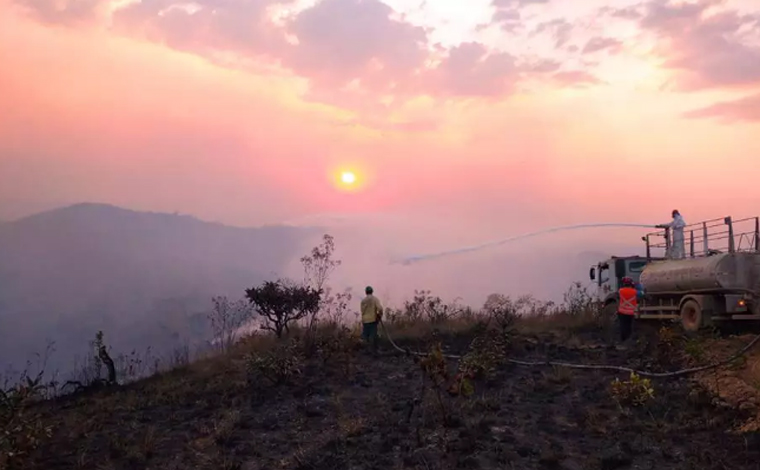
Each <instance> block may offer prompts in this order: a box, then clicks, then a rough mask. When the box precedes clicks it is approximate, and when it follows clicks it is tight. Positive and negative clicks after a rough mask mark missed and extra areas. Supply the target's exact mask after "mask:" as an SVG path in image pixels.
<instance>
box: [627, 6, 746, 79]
mask: <svg viewBox="0 0 760 470" xmlns="http://www.w3.org/2000/svg"><path fill="white" fill-rule="evenodd" d="M721 5H723V2H722V1H720V0H702V1H699V2H693V3H687V2H683V3H670V2H668V1H666V0H652V1H649V2H648V3H646V4H644V6H643V8H642V13H641V16H640V18H639V19H638V23H639V26H640V27H641V28H642V29H643V30H644V31H648V32H650V33H652V34H654V36H655V37H656V39H657V41H658V43H657V45H656V47H655V52H656V54H657V55H659V56H661V57H662V58H664V59H665V62H664V64H663V67H665V68H668V69H672V70H674V71H676V72H678V77H677V80H676V82H677V85H678V88H679V89H681V90H686V91H693V90H700V89H707V88H716V87H732V86H748V85H756V84H760V47H758V46H757V45H756V44H752V42H751V41H750V40H748V37H747V36H748V34H747V32H748V31H752V30H754V31H757V28H758V25H759V24H760V23H759V21H760V17H759V16H758V15H757V14H741V13H739V12H737V11H735V10H726V9H722V10H719V11H716V8H717V7H720V6H721ZM618 15H619V16H628V17H630V18H635V17H636V15H634V14H633V13H632V11H631V10H624V11H618Z"/></svg>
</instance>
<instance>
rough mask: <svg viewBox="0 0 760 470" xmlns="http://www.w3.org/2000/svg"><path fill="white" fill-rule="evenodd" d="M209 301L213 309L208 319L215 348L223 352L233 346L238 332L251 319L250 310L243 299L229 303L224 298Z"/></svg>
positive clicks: (218, 297) (249, 306) (219, 297)
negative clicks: (212, 304) (215, 344)
mask: <svg viewBox="0 0 760 470" xmlns="http://www.w3.org/2000/svg"><path fill="white" fill-rule="evenodd" d="M211 300H212V302H213V303H214V309H213V310H212V311H211V312H210V313H209V314H208V319H209V320H210V321H211V331H212V333H213V335H214V336H213V338H214V340H215V341H217V347H218V348H219V350H220V351H222V352H224V351H227V350H229V348H230V347H231V346H232V345H233V344H234V342H235V339H236V333H237V332H238V330H239V329H240V328H241V327H242V326H243V325H244V324H245V323H246V322H247V321H249V320H250V319H251V316H252V309H251V305H250V304H249V303H248V302H246V301H245V299H240V300H237V301H235V302H230V300H229V299H228V298H227V297H225V296H217V297H214V298H213V299H211Z"/></svg>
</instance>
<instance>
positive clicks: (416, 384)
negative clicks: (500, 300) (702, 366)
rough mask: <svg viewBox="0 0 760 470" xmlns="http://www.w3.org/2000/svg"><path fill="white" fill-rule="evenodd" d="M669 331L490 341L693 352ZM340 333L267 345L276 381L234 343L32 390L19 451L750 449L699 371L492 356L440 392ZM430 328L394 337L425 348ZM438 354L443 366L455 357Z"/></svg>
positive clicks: (50, 456) (391, 358) (107, 457)
mask: <svg viewBox="0 0 760 470" xmlns="http://www.w3.org/2000/svg"><path fill="white" fill-rule="evenodd" d="M478 334H482V329H481V330H480V332H479V333H478V332H474V331H471V330H468V329H464V331H458V332H456V333H451V334H445V333H442V334H441V335H440V336H439V337H438V338H437V340H439V341H440V344H441V345H442V346H443V347H444V352H446V353H450V354H464V353H466V352H467V350H468V345H469V344H470V342H471V340H472V339H473V337H474V336H475V335H478ZM671 336H672V335H671ZM676 336H677V335H676ZM676 336H674V337H676ZM668 338H669V337H668V335H667V334H663V333H661V332H658V331H657V329H656V328H654V329H652V328H649V329H640V330H639V341H638V343H637V344H636V345H634V346H633V347H632V348H631V349H628V350H618V349H617V348H615V347H614V346H612V345H610V344H609V332H603V330H601V331H600V330H599V329H595V328H588V329H583V328H576V329H567V328H563V329H557V330H555V329H553V328H551V327H546V328H543V329H542V330H541V331H537V330H536V329H535V328H523V329H518V330H517V331H515V332H513V333H511V335H510V336H509V344H508V345H507V347H506V351H505V354H506V355H507V356H508V357H514V358H520V359H527V360H545V359H554V360H563V361H569V362H577V363H599V364H601V363H603V364H615V365H626V366H632V367H637V368H646V369H650V370H652V369H655V370H657V369H659V370H670V369H677V368H679V367H681V366H684V365H689V364H690V363H692V362H693V361H694V360H696V359H694V358H692V359H689V357H690V356H689V353H688V352H685V350H684V344H685V343H683V342H678V341H672V344H670V343H669V341H670V340H669V339H668ZM345 341H347V342H348V344H347V345H345V347H344V348H343V349H341V348H337V349H335V348H334V349H335V350H334V351H333V352H332V353H331V354H330V355H325V354H324V351H323V350H317V351H316V352H315V351H311V352H309V353H308V354H305V356H306V358H304V360H303V362H302V363H298V362H288V361H283V360H282V358H283V356H280V359H278V360H280V362H277V360H274V359H271V358H270V359H271V360H270V362H268V363H267V364H269V365H268V366H266V367H269V368H270V369H269V370H270V371H271V370H274V369H273V368H279V369H278V370H279V372H283V371H284V372H290V373H292V374H291V375H290V376H288V374H287V373H282V374H280V375H279V376H277V374H274V375H272V376H271V377H272V378H274V379H278V378H279V379H281V380H282V383H280V384H278V385H274V384H272V383H270V381H269V380H266V379H265V378H264V377H262V376H260V375H255V374H254V375H252V374H253V372H252V371H253V370H254V369H256V366H255V364H259V366H260V365H261V364H263V363H264V362H262V361H259V362H255V361H253V360H252V359H251V358H250V357H248V356H247V355H248V353H249V352H250V350H252V349H253V348H254V345H253V344H247V345H246V344H243V345H240V347H239V348H238V350H237V351H236V352H234V353H231V354H230V355H227V356H224V357H217V358H212V359H208V360H205V361H202V362H199V363H196V364H193V365H191V366H188V367H186V368H183V369H177V370H175V371H172V372H169V373H166V374H163V375H161V376H156V377H153V378H151V379H148V380H145V381H142V382H138V383H134V384H130V385H128V386H124V387H121V388H119V389H117V390H111V391H101V392H94V393H91V394H82V395H78V396H69V397H63V398H60V399H57V400H56V401H53V402H48V403H43V404H41V405H39V406H37V408H36V409H35V410H34V412H35V413H40V416H41V422H43V423H44V424H45V425H46V426H51V427H52V435H51V437H50V438H45V439H43V440H42V442H41V444H40V446H39V448H38V449H37V450H36V451H35V452H33V453H32V454H31V455H30V456H28V457H27V458H25V459H23V460H22V461H21V462H20V467H21V468H39V469H49V470H55V469H69V468H88V469H89V468H92V469H132V468H135V469H137V468H140V469H142V468H161V469H164V470H170V469H183V470H184V469H304V470H306V469H325V470H335V469H344V468H345V469H356V470H360V469H362V470H364V469H383V470H387V469H425V470H432V469H455V468H462V469H511V468H514V469H533V468H536V469H538V468H541V469H547V468H556V469H616V468H620V469H627V468H635V469H648V468H658V469H659V468H669V469H687V468H688V469H692V468H694V469H750V468H752V469H755V468H758V463H757V462H760V450H758V448H759V447H758V444H760V441H758V437H757V436H758V435H757V434H756V433H754V432H743V433H742V432H739V431H738V428H740V427H741V426H742V425H743V424H744V423H746V422H747V420H750V419H751V418H752V417H753V416H754V414H755V413H756V410H755V409H750V408H747V407H744V408H743V409H739V407H738V406H736V404H735V403H731V402H730V401H728V400H725V399H722V398H721V397H720V396H718V394H717V393H716V392H715V390H712V389H710V388H709V387H706V386H705V383H706V380H705V378H704V377H702V378H700V377H682V378H670V379H656V380H653V381H652V388H653V389H654V398H653V399H651V400H649V401H647V402H646V403H645V404H644V405H642V406H629V405H625V404H618V402H616V401H615V400H614V399H613V397H612V396H611V394H610V384H611V382H612V380H613V379H614V378H615V377H619V378H620V379H621V380H626V379H628V378H629V377H628V376H627V374H625V373H618V374H614V373H610V372H604V371H592V370H575V369H566V368H551V367H523V366H516V365H510V364H499V365H498V366H497V367H495V370H494V371H493V373H492V374H490V375H486V376H484V377H480V378H476V379H474V381H473V385H474V393H472V394H471V395H470V396H463V395H462V394H459V395H452V394H450V393H448V392H447V390H446V387H445V386H444V387H439V388H438V389H436V388H435V387H433V386H432V385H431V384H430V382H429V379H430V376H429V375H427V376H426V375H425V374H424V373H423V371H422V368H421V365H420V363H419V359H415V358H414V357H412V356H405V355H403V354H400V353H398V352H397V351H394V350H393V349H392V348H391V347H390V345H388V344H387V343H385V344H384V345H383V350H382V351H381V354H380V356H379V357H374V356H372V355H371V354H368V353H366V352H363V351H357V350H353V349H352V347H353V343H351V341H352V340H351V339H345ZM435 341H436V339H435V338H431V337H430V335H426V336H425V337H421V338H420V337H416V338H415V337H412V338H403V339H402V338H401V337H399V341H398V343H399V344H400V345H402V347H409V348H411V349H415V350H418V351H427V350H429V349H430V347H431V345H434V344H435ZM732 341H733V343H737V344H738V343H740V342H741V340H732ZM665 343H668V344H665ZM733 343H732V344H733ZM292 344H296V343H295V342H293V343H292ZM700 344H703V346H704V345H706V344H707V340H705V343H700ZM733 345H736V344H733ZM256 347H259V346H256ZM294 347H295V346H294ZM292 351H295V350H292ZM292 351H291V352H292ZM731 352H732V351H731ZM272 361H274V363H276V364H275V365H274V366H272V364H273V362H272ZM447 363H448V367H449V371H450V373H451V375H450V376H449V378H450V379H451V377H453V375H454V372H455V369H456V367H457V361H456V360H450V361H447ZM261 367H263V366H261ZM261 367H259V369H261ZM737 367H740V366H737ZM262 370H263V369H262ZM275 372H277V371H275ZM423 377H427V378H428V380H427V387H426V389H425V390H426V391H425V392H424V393H423ZM447 385H448V384H447ZM436 390H438V391H439V392H440V395H439V394H438V393H437V392H436ZM439 397H440V399H439Z"/></svg>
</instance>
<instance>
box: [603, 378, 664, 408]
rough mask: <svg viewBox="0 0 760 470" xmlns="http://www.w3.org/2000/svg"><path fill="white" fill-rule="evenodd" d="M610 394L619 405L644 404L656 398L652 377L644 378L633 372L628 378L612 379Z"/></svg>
mask: <svg viewBox="0 0 760 470" xmlns="http://www.w3.org/2000/svg"><path fill="white" fill-rule="evenodd" d="M610 394H611V395H612V398H613V399H614V400H615V402H617V404H618V406H621V407H622V406H642V405H644V404H646V403H647V402H648V401H650V400H653V399H654V387H653V386H652V381H651V380H650V379H643V378H641V377H640V376H639V375H638V374H636V373H635V372H631V375H630V377H629V379H628V380H625V381H621V380H620V379H618V378H615V380H613V381H612V383H611V384H610Z"/></svg>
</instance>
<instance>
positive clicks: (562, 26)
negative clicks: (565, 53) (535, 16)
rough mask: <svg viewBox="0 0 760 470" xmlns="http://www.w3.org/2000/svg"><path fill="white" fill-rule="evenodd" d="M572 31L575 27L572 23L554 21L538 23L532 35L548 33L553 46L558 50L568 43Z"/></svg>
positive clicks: (560, 20) (559, 20)
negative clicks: (552, 40)
mask: <svg viewBox="0 0 760 470" xmlns="http://www.w3.org/2000/svg"><path fill="white" fill-rule="evenodd" d="M574 29H575V27H574V26H573V24H572V23H570V22H568V21H566V20H562V19H555V20H551V21H545V22H543V23H539V25H538V26H536V29H535V30H534V31H533V34H542V33H549V34H550V35H551V36H552V38H553V39H554V46H555V47H556V48H557V49H560V48H562V47H563V46H565V45H566V44H567V43H568V42H570V39H571V37H572V34H573V30H574Z"/></svg>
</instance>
